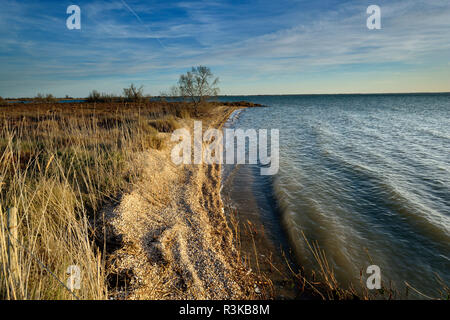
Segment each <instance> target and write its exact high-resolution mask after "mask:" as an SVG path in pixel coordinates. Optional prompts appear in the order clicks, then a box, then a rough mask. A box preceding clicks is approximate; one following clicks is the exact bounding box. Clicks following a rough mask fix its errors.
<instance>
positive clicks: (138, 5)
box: [0, 0, 450, 95]
mask: <svg viewBox="0 0 450 320" xmlns="http://www.w3.org/2000/svg"><path fill="white" fill-rule="evenodd" d="M4 1H5V2H7V5H6V6H5V8H6V9H5V10H2V11H0V30H3V31H2V32H1V33H0V65H1V68H2V75H1V78H2V79H3V80H6V79H9V80H10V83H11V81H16V82H20V81H21V80H25V79H26V81H27V83H33V81H38V79H42V78H43V77H45V78H46V79H48V81H49V83H55V81H56V80H57V81H58V82H61V81H68V79H72V80H71V81H74V80H73V79H80V81H82V80H83V81H87V80H88V79H94V78H95V79H98V78H103V79H105V86H106V85H107V84H108V83H109V84H112V83H113V82H114V83H116V82H120V81H128V80H129V79H145V78H147V79H149V80H148V82H149V83H154V82H156V81H160V84H159V86H168V85H170V82H175V81H176V76H177V74H178V73H179V72H181V71H182V70H183V69H186V68H188V67H190V66H192V65H197V64H207V65H210V66H211V67H213V69H217V70H220V71H221V74H222V75H223V78H224V79H225V81H230V83H227V82H223V83H222V84H223V85H224V87H225V88H227V87H228V88H230V90H232V88H233V85H236V83H237V81H236V80H238V82H240V83H242V82H245V81H247V82H248V81H252V82H254V83H255V86H258V85H259V84H258V83H259V82H260V81H268V79H273V81H281V80H282V79H285V78H289V80H290V81H292V79H294V80H295V76H296V75H299V74H312V73H315V74H321V75H323V77H327V75H328V74H329V73H333V72H341V74H345V73H348V72H350V73H352V74H354V73H358V72H360V73H364V72H371V73H374V72H377V70H381V71H383V72H386V70H388V69H392V70H391V71H392V74H393V72H405V71H414V72H416V73H420V72H423V70H426V69H429V70H431V69H433V68H434V67H435V66H436V65H439V64H443V65H444V66H445V65H448V55H449V53H450V20H449V19H448V17H449V16H450V4H449V3H448V1H440V0H436V1H433V2H430V1H422V0H410V1H396V2H395V3H394V2H392V1H383V0H380V1H379V4H380V6H381V8H382V30H368V29H367V28H366V18H367V15H366V12H365V9H366V7H367V5H368V3H365V1H362V2H357V3H355V2H353V1H349V2H341V1H331V0H330V1H329V3H330V4H332V6H331V7H327V6H323V5H319V4H314V3H312V2H310V1H281V2H273V1H272V2H269V1H267V2H265V1H263V2H262V3H264V4H267V5H266V6H265V7H263V6H260V7H258V6H255V3H257V2H255V3H254V2H252V1H250V2H245V3H239V4H236V5H234V6H233V5H231V4H230V3H228V2H225V1H211V2H203V1H183V2H148V3H147V2H146V3H143V2H137V1H132V0H126V4H127V5H128V7H129V8H127V7H126V5H124V3H123V2H122V0H116V1H89V2H86V3H85V4H81V7H82V30H81V32H78V33H76V32H70V31H67V30H66V29H65V28H64V24H65V18H66V15H65V12H64V10H63V12H62V13H61V14H60V15H55V14H54V12H53V11H55V10H56V9H53V11H50V12H48V13H46V11H45V10H41V11H39V10H38V8H39V7H38V5H36V4H35V5H33V6H31V5H30V4H28V3H23V2H18V1H12V0H4ZM260 3H261V2H260ZM62 7H63V6H62ZM130 9H131V10H132V11H130ZM58 10H59V9H58ZM133 12H134V13H135V14H133ZM136 16H137V17H138V18H136ZM6 30H8V31H10V32H4V31H6ZM158 41H161V43H159V42H158ZM161 44H163V45H161ZM120 79H122V80H120ZM233 79H234V80H233ZM277 79H278V80H277ZM52 81H53V82H52ZM286 81H287V80H286ZM6 82H7V81H6ZM231 82H233V85H232V84H231ZM81 87H82V86H81ZM10 89H11V88H10V86H8V87H7V85H6V84H5V81H1V82H0V95H8V90H10ZM449 89H450V88H449ZM29 90H30V91H32V90H34V88H30V89H29ZM87 90H88V87H87V86H86V88H85V89H84V92H86V91H87ZM158 90H159V88H158V89H156V91H155V92H154V93H157V92H158ZM227 93H230V92H227Z"/></svg>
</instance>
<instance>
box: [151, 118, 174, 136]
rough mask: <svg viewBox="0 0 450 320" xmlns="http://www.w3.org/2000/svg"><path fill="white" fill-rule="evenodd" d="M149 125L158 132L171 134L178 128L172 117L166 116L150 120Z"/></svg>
mask: <svg viewBox="0 0 450 320" xmlns="http://www.w3.org/2000/svg"><path fill="white" fill-rule="evenodd" d="M149 124H150V125H151V126H152V127H154V128H155V129H156V130H158V131H159V132H173V131H174V130H176V129H178V128H179V127H180V126H179V125H178V122H177V121H176V120H175V117H174V116H166V117H164V118H163V119H157V120H151V121H149Z"/></svg>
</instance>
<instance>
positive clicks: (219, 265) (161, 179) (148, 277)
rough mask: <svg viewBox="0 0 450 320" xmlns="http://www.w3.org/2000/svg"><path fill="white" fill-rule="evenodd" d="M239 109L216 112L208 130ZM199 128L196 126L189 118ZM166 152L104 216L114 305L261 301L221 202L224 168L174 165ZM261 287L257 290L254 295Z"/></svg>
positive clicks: (151, 160)
mask: <svg viewBox="0 0 450 320" xmlns="http://www.w3.org/2000/svg"><path fill="white" fill-rule="evenodd" d="M236 109H237V107H218V108H217V109H215V111H214V114H213V115H212V116H211V117H209V118H208V120H207V121H203V130H206V129H208V127H213V128H219V127H221V126H222V125H223V124H224V122H225V121H226V119H227V118H228V116H229V115H230V114H231V113H232V112H233V111H234V110H236ZM183 127H186V128H188V129H189V130H191V132H192V130H193V120H183ZM161 135H164V136H165V137H166V139H165V140H166V143H167V146H166V147H165V148H164V149H163V150H161V151H158V150H150V151H148V152H146V153H145V154H143V155H142V158H141V159H139V161H137V163H139V165H140V166H142V176H141V178H140V180H139V181H138V182H137V183H136V184H135V185H134V186H133V188H132V190H131V192H129V193H127V194H125V195H123V197H122V199H121V202H120V204H119V205H118V206H116V207H113V208H109V209H106V210H105V216H106V219H105V222H106V224H107V230H108V233H107V236H108V243H114V242H115V243H116V245H117V250H115V251H114V252H113V253H112V254H110V256H109V272H110V277H109V279H110V282H112V287H114V286H115V285H119V287H120V289H119V290H114V291H113V292H111V298H113V299H252V298H263V296H262V295H263V294H264V293H261V289H259V288H257V287H255V286H256V282H257V277H256V276H255V275H254V274H253V273H252V271H251V270H249V269H248V267H247V266H245V265H244V263H243V259H242V258H241V255H240V252H239V250H238V248H237V244H236V241H235V236H234V234H233V231H232V229H231V228H230V224H229V221H228V219H227V217H226V214H225V211H224V209H223V208H224V207H223V203H222V199H221V197H220V179H221V176H220V172H221V171H220V170H221V168H220V165H206V164H204V165H180V166H176V165H174V164H173V162H172V161H171V158H170V152H171V149H172V146H173V145H174V142H170V134H162V133H161ZM255 288H256V290H255Z"/></svg>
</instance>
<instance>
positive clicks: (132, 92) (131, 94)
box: [123, 84, 144, 102]
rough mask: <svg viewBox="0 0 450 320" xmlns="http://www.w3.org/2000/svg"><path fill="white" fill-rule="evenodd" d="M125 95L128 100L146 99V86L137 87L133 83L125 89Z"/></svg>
mask: <svg viewBox="0 0 450 320" xmlns="http://www.w3.org/2000/svg"><path fill="white" fill-rule="evenodd" d="M123 95H124V96H125V98H126V99H127V100H128V101H136V102H139V101H142V100H143V99H144V86H140V87H139V88H137V87H135V86H134V84H131V85H130V87H129V88H124V89H123Z"/></svg>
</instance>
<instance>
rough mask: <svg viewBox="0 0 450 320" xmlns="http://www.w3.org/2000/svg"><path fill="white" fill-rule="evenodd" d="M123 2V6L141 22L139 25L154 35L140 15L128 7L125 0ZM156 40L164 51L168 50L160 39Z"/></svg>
mask: <svg viewBox="0 0 450 320" xmlns="http://www.w3.org/2000/svg"><path fill="white" fill-rule="evenodd" d="M121 1H122V4H123V5H124V6H125V7H126V8H127V9H128V11H130V12H131V13H132V14H133V15H134V16H135V17H136V19H137V20H138V21H139V23H140V24H142V25H143V26H144V27H146V28H147V29H148V31H149V32H150V33H153V32H152V30H150V28H149V27H148V26H146V25H145V24H144V22H143V21H142V19H141V17H139V15H138V14H137V13H136V12H135V11H134V10H133V9H131V7H130V6H129V5H128V3H126V2H125V0H121ZM155 39H156V40H158V42H159V44H160V45H161V47H163V49H165V48H166V47H165V46H164V45H163V43H162V42H161V40H159V38H158V37H156V38H155Z"/></svg>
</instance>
